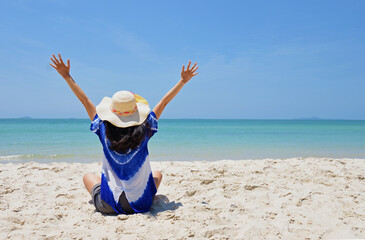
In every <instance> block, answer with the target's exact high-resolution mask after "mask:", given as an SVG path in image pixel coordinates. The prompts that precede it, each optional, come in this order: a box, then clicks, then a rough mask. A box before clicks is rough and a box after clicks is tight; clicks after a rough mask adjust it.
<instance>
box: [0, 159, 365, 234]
mask: <svg viewBox="0 0 365 240" xmlns="http://www.w3.org/2000/svg"><path fill="white" fill-rule="evenodd" d="M151 165H152V169H153V170H160V171H161V172H162V173H163V175H164V177H163V180H162V184H161V186H160V188H159V191H158V193H157V197H156V198H155V200H154V204H153V206H152V208H151V211H150V212H148V213H144V214H135V215H130V216H126V215H119V216H104V215H102V214H101V213H99V212H96V211H95V209H94V206H93V205H92V204H91V203H90V200H91V198H90V196H89V194H88V193H87V191H86V190H85V189H84V187H83V183H82V175H83V174H84V173H86V172H99V171H100V169H101V163H100V162H94V163H67V162H52V163H37V162H25V163H1V162H0V183H1V184H0V185H1V186H0V187H1V188H0V189H1V190H0V191H1V194H0V210H1V213H2V214H1V216H0V222H1V226H0V230H1V232H2V235H3V236H7V237H8V238H10V239H18V238H28V239H38V238H47V237H48V238H49V239H59V238H97V239H101V238H104V237H105V238H110V239H116V238H118V239H135V238H138V239H162V238H167V239H171V238H177V239H179V238H199V239H204V238H213V239H221V238H223V239H224V238H229V239H242V238H247V239H267V238H270V239H293V238H301V239H304V238H310V239H318V238H365V227H364V226H365V224H364V223H365V193H364V192H365V191H364V188H365V187H364V186H365V159H356V158H355V159H349V158H340V159H335V158H314V157H312V158H290V159H260V160H257V159H256V160H216V161H170V162H168V161H159V162H158V161H151Z"/></svg>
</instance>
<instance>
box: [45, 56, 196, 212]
mask: <svg viewBox="0 0 365 240" xmlns="http://www.w3.org/2000/svg"><path fill="white" fill-rule="evenodd" d="M51 61H52V63H53V64H52V63H50V65H51V66H52V67H53V68H55V69H56V70H57V72H58V73H59V74H60V75H61V76H62V77H63V78H64V79H65V80H66V82H67V84H68V85H69V87H70V88H71V90H72V91H73V92H74V94H75V95H76V96H77V98H78V99H79V100H80V101H81V103H82V104H83V105H84V107H85V109H86V111H87V113H88V115H89V118H90V120H91V121H92V123H91V126H90V130H91V131H93V132H94V133H96V134H97V135H98V137H99V140H100V143H101V144H102V146H103V152H104V158H103V162H102V174H101V178H100V177H99V176H98V175H95V174H92V173H87V174H85V175H84V177H83V181H84V184H85V187H86V189H87V190H88V192H89V193H90V194H91V196H92V199H93V202H94V205H95V208H96V209H97V210H98V211H100V212H102V213H105V214H115V213H116V214H132V213H139V212H147V211H149V209H150V207H151V205H152V200H153V197H154V196H155V194H156V192H157V189H158V187H159V186H160V183H161V180H162V174H161V172H159V171H154V172H152V171H151V165H150V161H149V158H148V148H147V143H148V141H149V139H150V138H151V137H152V136H153V134H154V133H155V132H157V120H158V119H159V118H160V116H161V114H162V112H163V110H164V109H165V107H166V105H167V104H168V103H169V102H170V101H171V100H172V99H173V98H174V97H175V96H176V94H177V93H178V92H179V91H180V90H181V89H182V87H183V86H184V85H185V84H186V83H187V82H188V81H189V80H190V79H191V78H192V77H194V76H195V75H197V74H198V73H197V72H196V70H197V69H198V67H197V66H196V63H195V64H194V65H193V66H192V67H190V64H191V61H190V62H189V64H188V66H187V69H186V70H185V67H184V66H183V67H182V71H181V79H180V81H179V82H178V83H177V84H176V85H175V86H174V87H173V88H172V89H171V90H170V91H169V92H168V93H167V94H166V95H165V96H164V97H163V98H162V100H161V101H160V102H159V103H158V104H157V105H156V107H155V108H154V109H153V111H150V108H149V105H148V103H147V101H146V100H145V99H144V98H143V97H141V96H139V95H137V94H134V93H131V92H128V91H119V92H116V93H115V94H114V95H113V97H112V98H109V97H104V98H103V100H102V101H101V102H100V104H99V105H98V106H97V107H95V106H94V104H93V103H92V102H91V101H90V99H89V98H88V97H87V96H86V95H85V93H84V92H83V91H82V90H81V88H80V87H79V86H78V85H77V84H76V83H75V81H74V80H73V79H72V77H71V75H70V60H67V65H66V64H65V63H64V62H63V60H62V58H61V55H60V54H58V58H57V57H56V56H55V55H53V56H52V58H51Z"/></svg>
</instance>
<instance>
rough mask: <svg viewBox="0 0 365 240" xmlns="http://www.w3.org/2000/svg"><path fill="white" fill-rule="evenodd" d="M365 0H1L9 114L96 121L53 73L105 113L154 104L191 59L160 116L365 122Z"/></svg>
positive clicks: (1, 111) (0, 59)
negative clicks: (128, 96)
mask: <svg viewBox="0 0 365 240" xmlns="http://www.w3.org/2000/svg"><path fill="white" fill-rule="evenodd" d="M364 11H365V2H364V1H332V0H331V1H225V2H224V1H171V0H170V1H104V2H101V1H49V0H47V1H18V0H12V1H8V0H5V1H1V2H0V21H1V24H0V35H1V38H0V43H1V46H2V47H1V48H0V63H1V64H0V82H1V88H0V102H1V104H0V117H1V118H12V117H22V116H31V117H34V118H59V117H60V118H68V117H75V118H87V115H86V112H85V111H84V109H83V107H82V105H81V104H80V103H79V102H78V100H77V99H76V97H75V96H73V94H72V92H71V90H70V89H69V88H68V86H67V84H66V83H65V82H64V80H63V79H61V77H60V76H59V75H58V73H57V72H56V71H55V70H54V69H52V68H51V67H50V66H49V62H50V60H49V58H50V56H51V54H52V53H59V52H60V53H61V54H62V55H63V57H64V58H70V61H71V75H72V76H73V77H74V79H75V80H76V82H77V83H78V84H79V85H80V87H81V88H82V89H83V90H84V91H85V93H86V94H87V95H88V96H89V98H90V99H91V100H92V101H93V102H94V104H95V105H97V104H98V103H99V102H100V101H101V99H102V98H103V97H104V96H111V95H112V94H113V93H114V92H116V91H118V90H125V89H126V90H131V91H133V92H135V93H138V94H140V95H142V96H144V97H145V98H146V99H147V100H148V101H149V103H150V105H151V106H152V107H153V106H154V105H155V104H156V103H157V102H158V101H159V100H160V99H161V98H162V97H163V96H164V94H165V93H166V92H167V91H168V90H169V89H170V88H171V87H172V86H173V85H174V84H175V83H176V82H177V81H178V80H179V78H180V70H181V66H182V65H183V64H186V63H187V62H188V60H190V59H191V60H192V61H194V62H195V61H196V62H198V64H199V66H200V68H199V74H198V75H197V76H196V77H195V78H194V79H192V80H191V82H189V84H188V85H186V86H185V87H184V88H183V90H182V91H181V92H180V93H179V95H178V96H177V97H176V98H175V99H174V100H173V101H172V102H171V103H170V104H169V106H167V108H166V110H165V112H164V113H163V115H162V117H163V118H243V119H292V118H302V117H312V116H317V117H320V118H330V119H365V108H364V103H365V94H364V90H365V67H364V64H365V15H364V14H363V13H364Z"/></svg>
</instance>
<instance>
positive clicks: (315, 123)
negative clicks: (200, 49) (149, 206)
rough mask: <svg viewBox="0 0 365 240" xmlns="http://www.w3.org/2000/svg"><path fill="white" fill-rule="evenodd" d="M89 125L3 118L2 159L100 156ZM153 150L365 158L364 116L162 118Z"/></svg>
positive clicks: (182, 155) (158, 153)
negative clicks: (225, 118) (322, 117)
mask: <svg viewBox="0 0 365 240" xmlns="http://www.w3.org/2000/svg"><path fill="white" fill-rule="evenodd" d="M89 126H90V121H89V120H86V119H0V163H5V162H24V161H38V162H53V161H66V162H95V161H100V160H101V156H102V150H101V146H100V144H99V142H98V138H97V136H96V135H95V134H93V133H92V132H90V131H89ZM149 151H150V156H151V161H166V160H167V161H177V160H179V161H194V160H208V161H211V160H221V159H233V160H235V159H263V158H289V157H309V156H314V157H334V158H344V157H346V158H365V121H360V120H356V121H350V120H167V119H166V120H165V119H162V120H160V121H159V132H158V133H157V134H156V135H155V136H154V137H153V138H152V139H151V141H150V143H149Z"/></svg>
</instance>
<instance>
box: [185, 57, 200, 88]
mask: <svg viewBox="0 0 365 240" xmlns="http://www.w3.org/2000/svg"><path fill="white" fill-rule="evenodd" d="M190 64H191V61H189V64H188V67H187V68H186V70H185V66H184V65H183V66H182V70H181V81H182V82H183V83H187V82H189V80H190V79H191V78H192V77H194V76H195V75H197V74H198V73H196V72H195V71H196V70H197V69H198V68H199V67H196V63H194V65H193V66H192V67H191V68H190Z"/></svg>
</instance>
